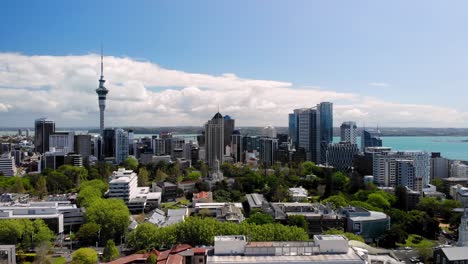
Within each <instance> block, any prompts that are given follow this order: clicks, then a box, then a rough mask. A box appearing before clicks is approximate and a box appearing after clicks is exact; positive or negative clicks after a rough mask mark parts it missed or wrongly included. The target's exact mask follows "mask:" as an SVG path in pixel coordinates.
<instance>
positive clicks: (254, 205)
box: [245, 193, 267, 213]
mask: <svg viewBox="0 0 468 264" xmlns="http://www.w3.org/2000/svg"><path fill="white" fill-rule="evenodd" d="M245 197H246V198H247V206H246V207H247V208H246V210H247V212H248V213H250V212H251V211H252V210H253V209H258V210H261V209H262V205H263V203H267V200H266V199H265V197H264V196H263V194H259V193H249V194H246V195H245Z"/></svg>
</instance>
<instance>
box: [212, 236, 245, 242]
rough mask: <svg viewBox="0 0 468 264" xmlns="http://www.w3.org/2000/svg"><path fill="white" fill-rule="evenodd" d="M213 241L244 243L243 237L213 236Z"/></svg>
mask: <svg viewBox="0 0 468 264" xmlns="http://www.w3.org/2000/svg"><path fill="white" fill-rule="evenodd" d="M214 241H245V236H215V237H214Z"/></svg>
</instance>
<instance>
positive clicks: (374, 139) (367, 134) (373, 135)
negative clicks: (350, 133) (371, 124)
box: [361, 128, 382, 152]
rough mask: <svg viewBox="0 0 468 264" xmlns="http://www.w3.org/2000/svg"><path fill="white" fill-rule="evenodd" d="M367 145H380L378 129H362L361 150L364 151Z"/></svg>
mask: <svg viewBox="0 0 468 264" xmlns="http://www.w3.org/2000/svg"><path fill="white" fill-rule="evenodd" d="M368 147H382V139H380V131H379V130H377V129H366V128H365V129H363V130H362V134H361V151H362V152H364V151H365V150H366V148H368Z"/></svg>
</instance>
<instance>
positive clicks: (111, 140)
mask: <svg viewBox="0 0 468 264" xmlns="http://www.w3.org/2000/svg"><path fill="white" fill-rule="evenodd" d="M102 145H103V147H102V155H103V156H104V157H105V158H110V157H115V156H114V155H115V130H114V129H113V128H106V129H104V131H103V135H102Z"/></svg>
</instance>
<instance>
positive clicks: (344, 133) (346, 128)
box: [340, 121, 357, 144]
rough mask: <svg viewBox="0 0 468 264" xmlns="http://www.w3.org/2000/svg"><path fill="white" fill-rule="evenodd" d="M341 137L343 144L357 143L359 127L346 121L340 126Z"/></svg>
mask: <svg viewBox="0 0 468 264" xmlns="http://www.w3.org/2000/svg"><path fill="white" fill-rule="evenodd" d="M340 135H341V141H342V142H349V143H351V144H356V143H357V125H356V122H353V121H346V122H343V123H342V124H341V126H340Z"/></svg>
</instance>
